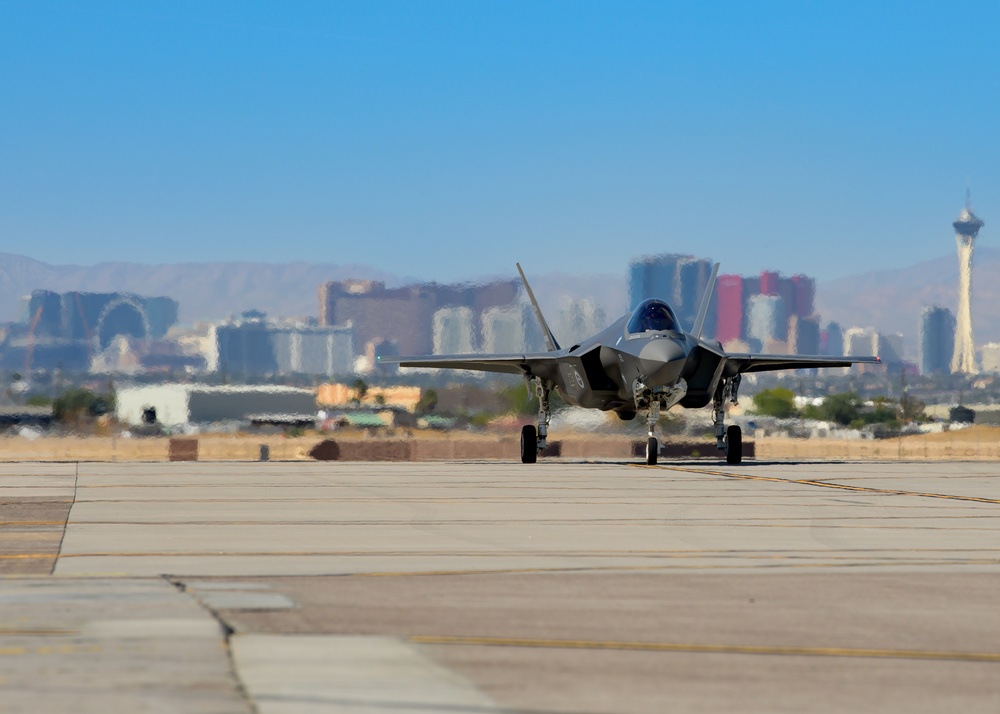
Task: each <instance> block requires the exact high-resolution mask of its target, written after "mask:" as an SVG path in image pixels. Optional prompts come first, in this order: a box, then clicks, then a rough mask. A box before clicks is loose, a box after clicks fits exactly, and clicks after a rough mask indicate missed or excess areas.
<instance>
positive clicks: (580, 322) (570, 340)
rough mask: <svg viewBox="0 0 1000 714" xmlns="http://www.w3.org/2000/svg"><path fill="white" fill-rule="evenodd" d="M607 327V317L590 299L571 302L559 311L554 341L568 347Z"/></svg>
mask: <svg viewBox="0 0 1000 714" xmlns="http://www.w3.org/2000/svg"><path fill="white" fill-rule="evenodd" d="M606 325H607V317H606V316H605V314H604V310H603V309H601V307H600V306H599V305H597V304H596V303H595V302H594V301H593V300H591V299H590V298H581V299H579V300H572V301H570V303H569V304H568V305H566V306H564V307H563V309H562V310H560V311H559V317H558V319H557V320H556V324H555V325H553V326H551V327H553V329H554V330H555V336H556V339H557V340H558V341H559V344H560V345H562V346H563V347H569V346H571V345H574V344H576V343H578V342H582V341H583V340H585V339H587V338H588V337H593V336H594V335H595V334H597V333H598V332H600V331H601V330H602V329H604V327H605V326H606Z"/></svg>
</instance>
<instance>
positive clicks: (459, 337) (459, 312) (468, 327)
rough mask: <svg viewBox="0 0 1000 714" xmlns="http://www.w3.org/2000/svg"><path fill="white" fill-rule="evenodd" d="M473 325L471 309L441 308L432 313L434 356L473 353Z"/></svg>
mask: <svg viewBox="0 0 1000 714" xmlns="http://www.w3.org/2000/svg"><path fill="white" fill-rule="evenodd" d="M474 335H475V324H474V322H473V315H472V309H471V308H468V307H443V308H441V309H440V310H438V311H437V312H435V313H434V354H436V355H449V354H470V353H472V352H475V340H474V339H473V337H474Z"/></svg>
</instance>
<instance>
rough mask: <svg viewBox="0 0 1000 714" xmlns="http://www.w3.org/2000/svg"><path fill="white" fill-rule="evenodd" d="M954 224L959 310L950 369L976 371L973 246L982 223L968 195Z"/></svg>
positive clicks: (966, 371)
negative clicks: (973, 209)
mask: <svg viewBox="0 0 1000 714" xmlns="http://www.w3.org/2000/svg"><path fill="white" fill-rule="evenodd" d="M952 225H953V226H955V242H956V243H957V244H958V313H957V314H956V316H955V353H954V355H952V358H951V371H952V372H965V373H966V374H976V372H978V370H977V369H976V346H975V343H974V342H973V340H972V249H973V247H974V246H975V243H976V236H978V235H979V229H980V228H982V227H983V222H982V221H981V220H979V219H978V218H976V215H975V214H974V213H973V212H972V206H971V204H970V201H969V194H968V193H966V196H965V208H964V209H962V213H961V214H959V216H958V220H957V221H955V222H954V223H952Z"/></svg>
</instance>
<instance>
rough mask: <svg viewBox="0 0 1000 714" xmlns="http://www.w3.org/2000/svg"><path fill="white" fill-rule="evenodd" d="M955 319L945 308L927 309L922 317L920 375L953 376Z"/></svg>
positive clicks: (931, 307)
mask: <svg viewBox="0 0 1000 714" xmlns="http://www.w3.org/2000/svg"><path fill="white" fill-rule="evenodd" d="M954 351H955V317H954V315H952V314H951V310H948V309H946V308H943V307H937V306H928V307H925V308H924V310H923V313H922V314H921V316H920V374H925V375H932V374H951V358H952V355H953V354H954Z"/></svg>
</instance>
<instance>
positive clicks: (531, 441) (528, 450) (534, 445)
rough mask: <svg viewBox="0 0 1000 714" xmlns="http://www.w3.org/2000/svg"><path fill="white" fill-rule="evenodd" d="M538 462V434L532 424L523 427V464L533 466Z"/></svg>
mask: <svg viewBox="0 0 1000 714" xmlns="http://www.w3.org/2000/svg"><path fill="white" fill-rule="evenodd" d="M536 461H538V434H537V432H536V431H535V427H534V425H532V424H525V425H524V426H522V427H521V463H522V464H533V463H535V462H536Z"/></svg>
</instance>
